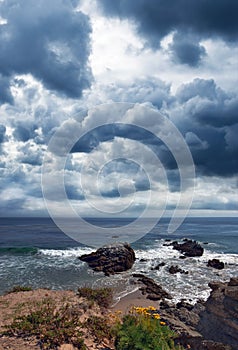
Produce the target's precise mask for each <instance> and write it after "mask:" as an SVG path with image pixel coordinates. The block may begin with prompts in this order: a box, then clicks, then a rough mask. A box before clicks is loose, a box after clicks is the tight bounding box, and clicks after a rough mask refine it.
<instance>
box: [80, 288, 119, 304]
mask: <svg viewBox="0 0 238 350" xmlns="http://www.w3.org/2000/svg"><path fill="white" fill-rule="evenodd" d="M78 296H79V297H83V298H86V299H87V300H89V301H92V302H96V303H97V304H98V305H99V306H100V307H104V308H107V307H108V306H110V304H111V303H112V299H113V292H112V289H111V288H107V287H105V288H89V287H81V288H78Z"/></svg>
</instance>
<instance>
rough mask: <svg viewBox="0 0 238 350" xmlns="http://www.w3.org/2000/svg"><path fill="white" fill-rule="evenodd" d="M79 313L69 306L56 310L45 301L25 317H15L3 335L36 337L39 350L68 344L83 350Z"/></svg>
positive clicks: (50, 301) (49, 301)
mask: <svg viewBox="0 0 238 350" xmlns="http://www.w3.org/2000/svg"><path fill="white" fill-rule="evenodd" d="M80 315H81V314H80V313H79V312H78V311H77V310H74V309H73V308H72V307H70V306H69V304H66V305H63V306H61V307H60V308H58V309H57V307H56V304H55V303H54V301H53V300H52V299H46V300H44V301H42V302H41V304H39V305H38V307H37V308H36V309H35V310H34V311H31V312H30V313H29V314H27V315H23V316H16V317H15V318H14V320H13V322H12V323H11V324H10V325H8V326H6V328H7V329H6V331H5V332H4V333H3V334H5V335H8V336H21V337H28V336H32V335H34V336H36V337H37V338H38V339H39V344H40V345H41V349H57V348H58V346H60V345H61V344H63V343H70V344H73V345H74V346H76V347H77V348H78V349H81V350H85V349H86V347H85V345H84V342H83V339H82V338H81V332H80V330H79V328H80V326H81V323H80V321H79V317H80Z"/></svg>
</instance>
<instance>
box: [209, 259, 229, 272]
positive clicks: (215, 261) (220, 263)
mask: <svg viewBox="0 0 238 350" xmlns="http://www.w3.org/2000/svg"><path fill="white" fill-rule="evenodd" d="M207 266H209V267H213V268H214V269H218V270H222V269H224V267H225V264H224V262H223V261H220V260H218V259H212V260H208V263H207Z"/></svg>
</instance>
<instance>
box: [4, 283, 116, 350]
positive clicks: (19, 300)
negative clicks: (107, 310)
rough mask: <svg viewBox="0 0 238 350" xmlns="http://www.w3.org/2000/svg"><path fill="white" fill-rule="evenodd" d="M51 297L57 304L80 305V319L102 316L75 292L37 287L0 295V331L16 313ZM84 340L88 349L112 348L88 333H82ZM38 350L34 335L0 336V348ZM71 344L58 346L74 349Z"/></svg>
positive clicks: (97, 309) (97, 308) (22, 313)
mask: <svg viewBox="0 0 238 350" xmlns="http://www.w3.org/2000/svg"><path fill="white" fill-rule="evenodd" d="M46 298H47V299H48V298H52V299H53V300H54V301H55V302H56V303H57V305H59V306H60V305H63V304H65V303H66V302H67V303H68V304H70V305H80V306H82V305H83V306H82V307H83V310H84V312H83V314H82V316H81V319H80V321H82V322H83V321H84V320H85V319H86V318H88V317H90V316H92V315H97V316H102V311H101V310H100V308H99V307H98V306H97V305H94V306H93V307H90V308H88V307H87V303H88V302H87V301H86V300H84V299H82V298H79V297H78V296H77V295H76V294H75V292H72V291H52V290H45V289H38V290H34V291H27V292H18V293H11V294H7V295H3V296H0V331H3V330H4V326H6V325H7V324H10V323H11V322H12V320H13V318H14V316H15V315H16V314H21V315H24V314H27V313H29V312H30V311H32V310H33V309H34V308H35V307H36V305H37V303H39V302H41V301H43V300H44V299H46ZM84 342H85V345H86V346H87V348H88V349H90V350H96V349H97V350H99V349H100V348H101V349H102V348H105V347H106V346H109V348H110V349H113V347H112V345H111V344H108V343H107V342H106V340H105V344H104V343H103V344H97V343H95V339H93V338H92V337H91V336H90V335H89V334H85V335H84ZM7 349H9V350H39V349H41V347H40V345H39V344H38V340H37V339H36V338H35V337H29V338H25V339H22V338H20V337H8V336H0V350H7ZM74 349H76V348H74V347H73V346H72V345H69V344H64V345H62V346H61V347H59V350H74Z"/></svg>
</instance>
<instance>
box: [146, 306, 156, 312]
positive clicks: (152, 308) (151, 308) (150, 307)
mask: <svg viewBox="0 0 238 350" xmlns="http://www.w3.org/2000/svg"><path fill="white" fill-rule="evenodd" d="M148 309H149V310H151V311H155V310H156V308H155V307H154V306H149V307H148Z"/></svg>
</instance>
